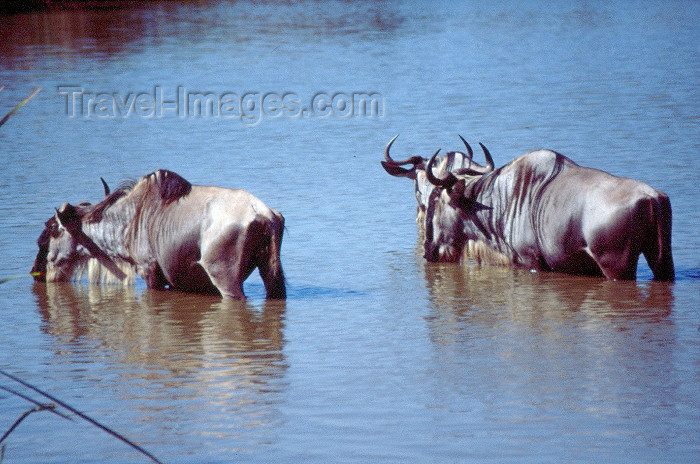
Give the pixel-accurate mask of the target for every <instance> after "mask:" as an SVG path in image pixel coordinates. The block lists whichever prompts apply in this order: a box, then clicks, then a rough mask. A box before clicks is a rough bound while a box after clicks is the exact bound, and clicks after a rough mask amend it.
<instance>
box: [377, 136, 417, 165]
mask: <svg viewBox="0 0 700 464" xmlns="http://www.w3.org/2000/svg"><path fill="white" fill-rule="evenodd" d="M398 137H399V134H396V135H395V136H394V138H393V139H391V140H390V141H389V143H388V144H387V145H386V148H385V149H384V159H385V160H386V162H387V163H389V164H392V165H394V166H401V165H404V164H414V165H417V164H420V163H422V162H423V161H425V160H424V159H423V158H421V157H420V156H411V157H410V158H408V159H405V160H403V161H394V160H393V159H392V158H391V156H389V150H390V149H391V144H393V143H394V140H396V139H397V138H398Z"/></svg>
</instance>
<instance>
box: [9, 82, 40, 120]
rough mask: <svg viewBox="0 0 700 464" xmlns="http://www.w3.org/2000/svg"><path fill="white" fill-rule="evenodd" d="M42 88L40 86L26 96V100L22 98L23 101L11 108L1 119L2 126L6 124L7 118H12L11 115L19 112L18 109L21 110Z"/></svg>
mask: <svg viewBox="0 0 700 464" xmlns="http://www.w3.org/2000/svg"><path fill="white" fill-rule="evenodd" d="M4 88H5V87H0V90H2V89H4ZM40 90H41V87H39V88H38V89H36V90H35V91H34V92H32V94H31V95H30V96H28V97H27V98H25V99H24V100H22V101H21V102H19V103H18V104H17V106H15V107H14V108H12V110H10V112H9V113H7V114H6V115H5V117H4V118H2V119H0V126H2V125H3V124H5V122H7V120H8V119H10V116H12V115H13V114H15V113H16V112H17V110H19V109H20V108H22V107H23V106H24V105H26V104H27V102H28V101H29V100H31V99H32V98H34V96H35V95H36V94H38V93H39V91H40Z"/></svg>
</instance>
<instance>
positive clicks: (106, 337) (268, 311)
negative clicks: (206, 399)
mask: <svg viewBox="0 0 700 464" xmlns="http://www.w3.org/2000/svg"><path fill="white" fill-rule="evenodd" d="M32 291H33V293H34V294H35V296H36V301H37V306H38V310H39V315H40V316H41V318H42V321H43V323H42V325H41V330H42V331H43V332H45V333H47V334H49V335H51V336H52V337H54V338H55V340H56V343H58V344H59V346H60V349H57V353H59V355H60V356H64V355H65V356H68V357H71V356H73V355H74V354H75V353H79V356H87V357H88V358H91V357H95V356H97V357H101V356H104V353H102V354H100V353H99V350H98V353H97V354H95V352H94V351H93V350H87V351H86V350H84V349H82V348H81V345H82V344H83V343H88V345H90V346H93V344H91V341H93V342H97V343H98V345H99V346H100V347H101V348H104V349H107V350H109V352H111V353H114V354H115V355H116V359H118V360H119V362H120V363H122V367H123V365H124V364H126V365H131V366H140V367H139V369H137V370H135V371H134V370H130V372H132V373H138V372H140V373H141V375H143V376H145V378H147V379H149V381H150V380H153V379H154V377H157V378H159V379H163V380H170V381H171V382H175V383H171V385H175V384H176V383H177V382H184V383H187V381H186V380H183V379H187V378H192V379H198V380H200V381H204V382H203V384H198V383H197V382H195V383H194V384H190V385H192V386H193V387H197V388H201V389H202V391H203V392H204V391H205V390H208V393H207V395H213V396H221V399H225V398H229V399H230V398H231V397H232V396H235V397H238V398H241V397H245V396H250V395H253V394H256V393H258V392H264V393H265V394H267V395H269V394H270V392H271V391H272V388H273V387H272V386H271V385H270V383H271V382H272V381H274V379H276V378H280V377H281V376H282V375H283V373H284V370H285V369H286V365H287V363H286V361H285V359H284V354H283V352H282V346H283V344H284V334H283V329H284V321H283V319H284V313H285V311H286V303H285V301H284V300H265V301H263V302H261V303H260V304H251V303H249V302H248V301H242V300H232V299H228V298H225V299H221V298H217V297H215V296H210V295H197V294H193V293H189V294H188V293H181V292H177V291H175V292H158V291H152V290H144V291H143V292H139V293H136V291H135V289H134V288H133V287H116V286H103V287H100V286H94V285H70V284H68V283H57V284H55V285H48V286H44V285H41V284H35V285H34V288H33V289H32ZM73 350H76V351H75V352H73ZM215 366H218V368H213V367H215ZM116 367H117V368H118V369H117V370H121V368H120V366H119V365H117V366H116ZM106 368H108V369H114V366H112V365H111V363H107V364H106ZM208 386H211V388H209V387H208ZM171 399H172V398H170V397H168V398H167V399H166V400H168V401H169V400H171ZM242 403H243V404H247V403H248V401H245V402H242ZM197 407H199V405H197Z"/></svg>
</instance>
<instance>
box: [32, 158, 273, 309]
mask: <svg viewBox="0 0 700 464" xmlns="http://www.w3.org/2000/svg"><path fill="white" fill-rule="evenodd" d="M283 229H284V218H283V217H282V215H281V214H280V213H278V212H277V211H275V210H273V209H271V208H269V207H267V206H266V205H265V204H264V203H263V202H262V201H260V200H259V199H257V198H256V197H254V196H253V195H252V194H250V193H248V192H246V191H244V190H231V189H226V188H220V187H208V186H200V185H191V184H190V183H189V182H188V181H186V180H185V179H183V178H182V177H180V176H179V175H177V174H175V173H174V172H171V171H165V170H158V171H155V172H153V173H151V174H148V175H146V176H144V177H143V178H142V179H141V180H139V181H138V182H131V183H127V184H124V185H123V186H122V187H121V188H119V189H117V190H116V191H114V192H112V193H110V192H109V189H108V188H107V186H106V184H105V197H104V199H103V200H102V201H100V202H99V203H96V204H94V205H92V204H90V203H81V204H79V205H77V206H73V205H70V204H68V203H64V204H63V205H62V206H61V208H59V209H58V210H57V211H56V214H55V216H53V217H52V218H50V219H49V220H48V221H47V222H46V228H45V229H44V231H43V232H42V233H41V235H40V237H39V240H38V241H37V243H38V245H39V253H38V254H37V257H36V260H35V262H34V267H33V268H32V273H33V274H34V275H35V279H36V280H38V281H48V282H51V281H65V280H71V279H73V278H74V277H75V276H76V275H81V274H82V272H84V271H87V273H88V277H89V279H90V280H91V281H100V280H116V281H120V282H124V283H128V282H129V281H133V277H134V275H135V274H138V275H140V276H141V277H142V278H143V279H144V280H145V281H146V284H147V285H148V287H149V288H160V289H162V288H174V289H179V290H183V291H190V292H199V293H217V292H218V293H220V294H221V295H223V296H227V297H232V298H244V297H245V296H244V294H243V281H244V280H245V279H246V278H247V277H248V276H249V275H250V274H251V272H253V270H254V269H255V268H256V267H257V268H258V270H259V271H260V275H261V277H262V280H263V283H264V284H265V290H266V292H267V297H268V298H285V297H286V290H285V282H284V274H283V272H282V265H281V262H280V248H281V244H282V233H283Z"/></svg>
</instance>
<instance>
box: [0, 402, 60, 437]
mask: <svg viewBox="0 0 700 464" xmlns="http://www.w3.org/2000/svg"><path fill="white" fill-rule="evenodd" d="M55 407H56V405H55V404H40V405H39V406H34V407H33V408H31V409H29V410H27V411H25V412H24V414H22V415H21V416H19V419H17V420H16V421H15V423H14V424H12V426H11V427H10V428H9V429H8V430H7V432H5V435H3V436H2V438H0V443H2V442H3V441H5V438H7V437H8V436H9V435H10V434H11V433H12V431H13V430H14V429H16V428H17V426H18V425H19V424H20V422H22V421H23V420H24V419H26V418H27V416H29V415H30V414H31V413H33V412H39V411H46V410H49V411H50V410H52V409H54V408H55Z"/></svg>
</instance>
